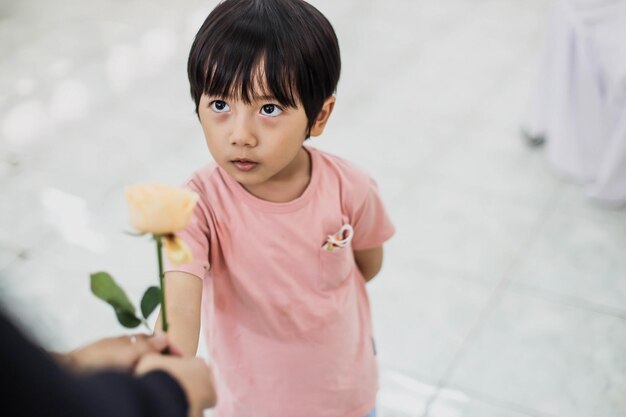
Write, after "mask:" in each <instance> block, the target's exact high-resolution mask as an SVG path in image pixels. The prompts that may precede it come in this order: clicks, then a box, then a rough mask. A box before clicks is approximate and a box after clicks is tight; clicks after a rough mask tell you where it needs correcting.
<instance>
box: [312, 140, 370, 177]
mask: <svg viewBox="0 0 626 417" xmlns="http://www.w3.org/2000/svg"><path fill="white" fill-rule="evenodd" d="M307 149H309V150H310V151H313V152H315V153H317V154H318V156H319V160H320V161H321V164H322V165H323V168H324V169H328V168H331V170H332V171H333V172H336V173H337V174H340V175H345V176H348V177H350V178H360V179H362V180H363V179H367V180H369V178H370V175H369V174H368V172H367V171H366V170H365V169H364V168H362V167H361V166H359V165H358V164H356V163H355V162H352V161H349V160H347V159H345V158H343V157H341V156H337V155H335V154H332V153H329V152H326V151H322V150H320V149H318V148H313V147H307Z"/></svg>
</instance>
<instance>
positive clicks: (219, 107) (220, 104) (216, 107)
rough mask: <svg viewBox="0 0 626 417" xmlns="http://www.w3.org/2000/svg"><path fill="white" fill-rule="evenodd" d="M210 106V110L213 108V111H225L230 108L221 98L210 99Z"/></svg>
mask: <svg viewBox="0 0 626 417" xmlns="http://www.w3.org/2000/svg"><path fill="white" fill-rule="evenodd" d="M210 107H211V110H213V111H214V112H215V113H225V112H227V111H229V110H230V107H228V104H226V102H225V101H223V100H214V101H212V102H211V104H210Z"/></svg>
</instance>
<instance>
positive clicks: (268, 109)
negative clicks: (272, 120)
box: [261, 104, 283, 117]
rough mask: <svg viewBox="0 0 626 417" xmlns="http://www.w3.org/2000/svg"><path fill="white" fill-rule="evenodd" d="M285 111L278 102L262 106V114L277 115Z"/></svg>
mask: <svg viewBox="0 0 626 417" xmlns="http://www.w3.org/2000/svg"><path fill="white" fill-rule="evenodd" d="M282 112H283V111H282V109H281V108H280V107H278V106H277V105H276V104H266V105H265V106H263V107H261V114H262V115H264V116H270V117H276V116H278V115H279V114H281V113H282Z"/></svg>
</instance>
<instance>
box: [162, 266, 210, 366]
mask: <svg viewBox="0 0 626 417" xmlns="http://www.w3.org/2000/svg"><path fill="white" fill-rule="evenodd" d="M164 286H165V303H166V305H167V324H168V330H167V334H168V340H169V341H170V343H171V344H172V345H173V346H175V347H176V348H177V349H178V350H180V351H181V352H182V353H183V354H184V355H189V356H195V355H196V351H197V350H198V338H199V335H200V308H201V304H202V303H201V301H202V280H201V279H200V278H198V277H196V276H195V275H192V274H188V273H186V272H178V271H172V272H166V273H165V282H164ZM162 314H163V313H162V312H159V318H158V320H157V325H156V326H157V327H156V331H158V332H161V331H162V330H161V317H162Z"/></svg>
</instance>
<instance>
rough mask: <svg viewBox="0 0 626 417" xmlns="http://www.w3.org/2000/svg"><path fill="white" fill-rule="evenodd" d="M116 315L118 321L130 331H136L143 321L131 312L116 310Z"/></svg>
mask: <svg viewBox="0 0 626 417" xmlns="http://www.w3.org/2000/svg"><path fill="white" fill-rule="evenodd" d="M115 315H116V316H117V321H119V322H120V324H121V325H122V326H124V327H127V328H129V329H134V328H135V327H137V326H139V325H140V324H141V320H140V319H139V318H138V317H137V316H135V315H134V314H133V313H131V312H129V311H126V310H117V309H116V310H115Z"/></svg>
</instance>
